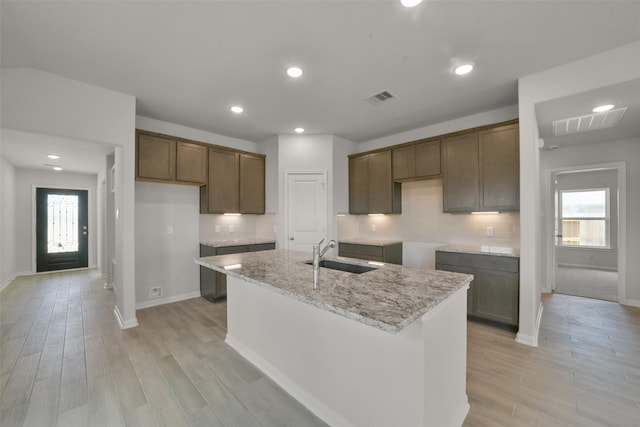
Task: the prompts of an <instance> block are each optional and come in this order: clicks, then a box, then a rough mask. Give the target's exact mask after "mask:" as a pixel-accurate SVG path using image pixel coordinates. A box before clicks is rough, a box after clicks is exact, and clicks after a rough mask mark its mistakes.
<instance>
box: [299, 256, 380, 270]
mask: <svg viewBox="0 0 640 427" xmlns="http://www.w3.org/2000/svg"><path fill="white" fill-rule="evenodd" d="M305 264H309V265H313V261H307V262H305ZM320 267H322V268H329V269H331V270H340V271H346V272H348V273H355V274H362V273H366V272H367V271H371V270H375V269H376V267H368V266H366V265H359V264H350V263H348V262H341V261H333V260H330V259H323V260H322V261H320Z"/></svg>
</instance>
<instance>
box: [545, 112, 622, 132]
mask: <svg viewBox="0 0 640 427" xmlns="http://www.w3.org/2000/svg"><path fill="white" fill-rule="evenodd" d="M625 111H627V107H624V108H617V109H615V110H609V111H605V112H602V113H592V114H586V115H584V116H578V117H571V118H568V119H562V120H555V121H554V122H553V135H554V136H562V135H571V134H573V133H579V132H588V131H592V130H598V129H606V128H610V127H614V126H615V125H617V124H618V122H620V119H622V116H623V115H624V112H625Z"/></svg>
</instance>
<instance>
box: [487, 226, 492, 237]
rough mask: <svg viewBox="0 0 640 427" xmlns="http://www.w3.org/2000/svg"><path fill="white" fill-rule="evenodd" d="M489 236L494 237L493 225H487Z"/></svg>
mask: <svg viewBox="0 0 640 427" xmlns="http://www.w3.org/2000/svg"><path fill="white" fill-rule="evenodd" d="M487 237H493V227H487Z"/></svg>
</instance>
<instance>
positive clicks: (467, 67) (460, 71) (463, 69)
mask: <svg viewBox="0 0 640 427" xmlns="http://www.w3.org/2000/svg"><path fill="white" fill-rule="evenodd" d="M471 70H473V65H471V64H464V65H460V66H458V67H456V68H455V70H453V72H454V73H456V74H457V75H459V76H462V75H464V74H468V73H470V72H471Z"/></svg>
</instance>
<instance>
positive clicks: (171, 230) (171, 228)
mask: <svg viewBox="0 0 640 427" xmlns="http://www.w3.org/2000/svg"><path fill="white" fill-rule="evenodd" d="M167 234H173V227H172V226H170V225H168V226H167Z"/></svg>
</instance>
